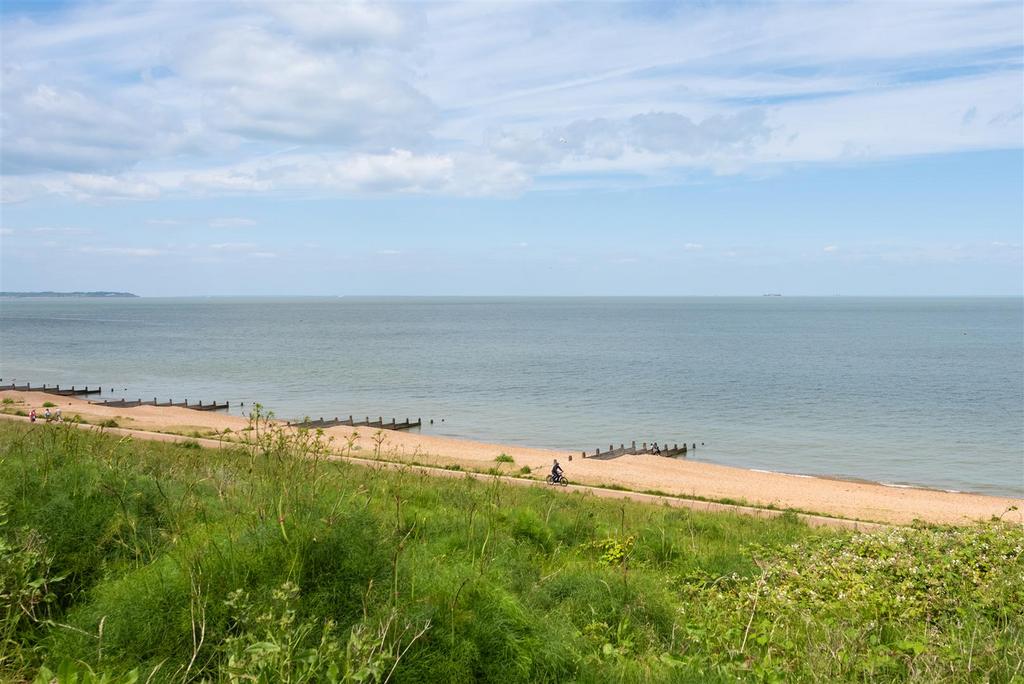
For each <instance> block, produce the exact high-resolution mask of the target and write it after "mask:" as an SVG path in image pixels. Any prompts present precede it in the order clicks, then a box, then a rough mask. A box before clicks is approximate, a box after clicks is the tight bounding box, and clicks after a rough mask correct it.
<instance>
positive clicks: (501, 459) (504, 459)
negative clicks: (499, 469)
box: [494, 454, 516, 463]
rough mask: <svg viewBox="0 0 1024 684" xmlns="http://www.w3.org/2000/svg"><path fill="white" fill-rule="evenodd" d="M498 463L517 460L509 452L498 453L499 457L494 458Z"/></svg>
mask: <svg viewBox="0 0 1024 684" xmlns="http://www.w3.org/2000/svg"><path fill="white" fill-rule="evenodd" d="M494 460H495V461H496V462H498V463H515V462H516V460H515V459H514V458H512V457H511V456H509V455H508V454H498V457H497V458H495V459H494Z"/></svg>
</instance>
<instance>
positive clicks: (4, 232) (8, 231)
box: [0, 228, 14, 235]
mask: <svg viewBox="0 0 1024 684" xmlns="http://www.w3.org/2000/svg"><path fill="white" fill-rule="evenodd" d="M0 235H14V229H13V228H0Z"/></svg>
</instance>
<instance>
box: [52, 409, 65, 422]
mask: <svg viewBox="0 0 1024 684" xmlns="http://www.w3.org/2000/svg"><path fill="white" fill-rule="evenodd" d="M53 419H54V420H55V421H57V422H58V423H63V422H64V419H63V418H61V415H60V409H57V410H56V411H54V412H53Z"/></svg>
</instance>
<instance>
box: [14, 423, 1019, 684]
mask: <svg viewBox="0 0 1024 684" xmlns="http://www.w3.org/2000/svg"><path fill="white" fill-rule="evenodd" d="M244 435H245V436H244V440H245V441H244V442H243V443H240V444H238V445H232V446H231V447H229V448H225V449H196V448H194V447H190V446H188V444H173V443H161V442H135V441H133V440H131V439H130V438H118V437H113V436H110V435H105V434H102V433H100V432H98V431H96V432H87V431H84V430H80V429H76V428H75V427H74V426H71V425H56V424H55V425H45V424H36V425H32V426H29V425H26V424H0V508H2V512H0V680H3V681H33V680H34V679H35V681H39V682H49V681H59V682H73V681H75V682H94V681H95V682H99V681H105V682H116V683H119V684H120V683H122V682H133V681H137V682H146V681H152V682H180V681H196V682H199V681H211V682H242V681H254V682H290V683H298V682H379V681H395V682H448V681H456V682H469V681H499V682H516V681H519V682H538V681H559V682H560V681H580V682H615V681H629V682H647V681H670V682H676V681H684V682H685V681H693V682H704V681H736V680H754V681H810V680H813V681H902V680H911V681H929V682H930V681H979V682H981V681H993V682H1010V681H1018V680H1019V678H1020V675H1021V672H1022V661H1024V531H1022V530H1021V528H1020V527H1015V526H1011V525H1004V524H1002V523H999V522H998V521H993V522H992V523H990V524H986V525H979V526H977V527H973V528H963V529H948V528H923V527H922V528H916V529H893V530H888V531H885V532H882V533H874V534H852V533H845V532H842V533H841V532H827V531H816V530H812V529H809V528H807V527H805V526H804V525H802V524H801V523H800V522H799V521H798V520H797V518H796V516H795V515H783V516H781V517H780V518H777V519H773V520H760V519H755V518H749V517H744V516H734V515H725V514H703V513H699V512H695V511H690V510H685V509H675V508H669V507H667V506H650V505H640V504H633V503H629V502H620V501H614V500H606V499H599V498H596V497H594V496H592V495H585V494H568V493H566V492H564V491H553V490H551V489H549V488H544V487H522V486H512V485H508V484H504V483H502V482H500V481H486V480H476V479H471V478H465V479H463V478H459V479H446V478H432V477H430V476H426V475H423V474H420V473H416V472H412V471H402V470H391V469H387V468H380V469H378V468H370V467H362V466H357V465H352V464H347V463H339V462H331V461H326V460H325V458H326V454H327V445H326V444H325V443H324V441H323V437H322V435H317V434H315V433H302V434H299V435H297V436H289V435H287V434H285V433H284V432H282V431H280V430H278V429H275V428H274V427H273V426H272V425H270V424H269V423H267V421H266V420H265V419H264V417H263V416H260V415H257V416H255V418H254V420H253V423H252V426H251V429H250V430H247V431H245V433H244Z"/></svg>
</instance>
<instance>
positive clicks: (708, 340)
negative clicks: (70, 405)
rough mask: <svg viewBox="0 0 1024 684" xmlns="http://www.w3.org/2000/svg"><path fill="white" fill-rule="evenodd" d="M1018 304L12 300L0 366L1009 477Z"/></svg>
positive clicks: (555, 434)
mask: <svg viewBox="0 0 1024 684" xmlns="http://www.w3.org/2000/svg"><path fill="white" fill-rule="evenodd" d="M1022 314H1024V301H1022V300H1021V299H1019V298H985V299H975V298H970V299H968V298H963V299H882V298H877V299H876V298H871V299H858V298H820V299H815V298H798V299H792V298H786V297H782V298H778V297H756V298H681V299H668V298H666V299H601V298H583V299H575V298H573V299H532V298H531V299H451V298H440V299H427V298H424V299H419V298H414V299H394V298H388V299H367V298H356V299H350V298H330V299H322V298H316V299H311V298H303V299H286V298H268V299H247V298H211V299H130V300H120V299H116V300H94V299H77V300H72V299H48V300H16V299H6V300H0V377H2V378H3V380H2V382H3V383H7V382H10V380H11V379H12V378H16V379H17V381H18V382H19V383H22V382H24V381H26V380H28V381H30V382H32V383H33V384H36V383H39V384H41V383H44V382H46V383H50V384H55V383H60V384H68V385H70V384H72V383H74V384H85V383H89V384H101V385H103V386H104V387H107V386H116V387H117V388H118V390H117V391H116V392H115V393H112V394H107V393H105V394H104V398H111V397H117V396H125V397H128V398H132V399H134V398H137V397H142V398H152V397H153V396H159V397H160V398H161V400H165V399H167V398H174V399H175V400H181V399H183V398H186V397H187V398H189V399H190V400H193V401H194V400H199V399H202V400H206V401H209V400H214V399H216V400H220V401H223V400H225V399H227V400H230V401H231V402H232V403H235V402H239V401H244V402H246V404H247V405H249V404H251V403H252V402H254V401H259V402H261V403H263V404H264V405H266V406H268V407H269V408H271V409H272V410H273V411H275V412H276V414H277V415H278V416H280V417H288V418H295V417H301V416H305V415H309V416H313V417H319V416H326V417H332V416H335V415H348V414H350V413H351V414H355V415H357V416H366V415H372V416H378V415H383V416H385V418H391V417H397V418H399V420H401V419H402V418H405V417H407V416H408V417H412V418H415V417H422V418H423V419H424V422H427V421H428V420H429V419H431V418H433V419H434V420H435V423H434V425H432V426H430V425H427V426H424V428H423V431H424V432H429V433H434V434H442V435H450V436H458V437H469V438H478V439H487V440H493V441H498V442H507V443H514V444H522V445H530V446H542V447H557V448H565V449H576V450H582V449H587V450H593V449H594V448H595V447H601V448H602V449H604V448H607V446H608V445H609V444H611V443H614V444H616V445H618V444H619V443H620V442H627V443H628V442H629V441H631V440H634V439H635V440H637V441H638V442H639V441H648V442H650V441H655V440H656V441H658V442H661V443H664V442H670V443H671V442H683V441H686V442H697V443H698V445H700V444H701V443H703V444H704V446H703V447H699V448H698V450H697V453H696V456H695V457H696V458H698V459H700V460H707V461H712V462H716V463H723V464H729V465H737V466H743V467H748V468H758V469H765V470H777V471H783V472H790V473H804V474H816V475H836V476H843V477H856V478H864V479H869V480H876V481H883V482H887V483H893V484H901V483H902V484H915V485H925V486H931V487H939V488H946V489H956V490H964V491H976V492H985V493H993V494H1009V495H1013V496H1022V495H1024V317H1022ZM123 388H126V389H123ZM442 418H443V419H444V422H443V423H441V422H440V421H441V419H442ZM691 458H694V456H691Z"/></svg>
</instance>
